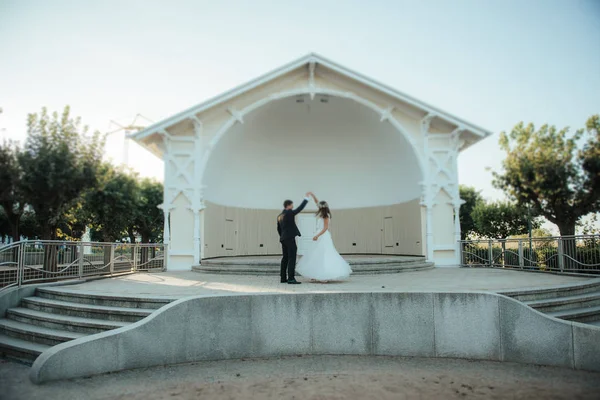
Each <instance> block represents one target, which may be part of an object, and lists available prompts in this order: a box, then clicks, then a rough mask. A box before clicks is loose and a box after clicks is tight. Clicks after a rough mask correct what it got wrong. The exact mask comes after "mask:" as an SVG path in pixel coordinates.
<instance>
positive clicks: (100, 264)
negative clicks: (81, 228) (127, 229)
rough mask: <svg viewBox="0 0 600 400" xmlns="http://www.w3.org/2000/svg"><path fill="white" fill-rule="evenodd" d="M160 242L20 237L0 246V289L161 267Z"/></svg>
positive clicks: (164, 261) (162, 245)
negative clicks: (30, 238)
mask: <svg viewBox="0 0 600 400" xmlns="http://www.w3.org/2000/svg"><path fill="white" fill-rule="evenodd" d="M165 251H166V247H165V245H164V244H162V243H118V242H115V243H106V242H81V241H77V242H75V241H65V240H21V241H18V242H13V243H9V244H7V245H4V246H2V247H0V291H2V290H4V289H7V288H9V287H14V286H21V285H23V284H28V283H33V282H43V281H60V280H65V279H73V278H80V279H81V278H84V277H89V276H102V275H108V276H111V275H114V274H115V273H119V274H121V273H134V272H140V271H145V270H150V269H151V270H156V269H160V270H164V269H166V264H165V263H166V260H165V257H164V254H165Z"/></svg>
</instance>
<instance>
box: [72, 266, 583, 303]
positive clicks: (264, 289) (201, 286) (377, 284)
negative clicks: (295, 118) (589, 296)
mask: <svg viewBox="0 0 600 400" xmlns="http://www.w3.org/2000/svg"><path fill="white" fill-rule="evenodd" d="M298 279H299V280H300V281H302V282H303V284H302V285H287V284H281V283H279V277H278V276H264V275H263V276H239V275H215V274H201V273H197V272H192V271H184V272H162V273H139V274H133V275H126V276H121V277H116V278H112V279H100V280H95V281H91V282H87V283H82V284H77V285H69V286H64V287H63V289H64V290H68V291H77V292H89V293H104V294H115V295H147V296H164V297H174V298H178V297H185V296H193V295H232V294H243V293H306V292H339V291H352V292H389V291H399V292H405V291H452V292H459V291H467V290H474V291H492V292H497V291H502V290H510V289H519V288H533V287H549V286H558V285H566V284H574V283H578V282H584V281H587V280H589V278H581V277H572V276H564V275H552V274H542V273H532V272H521V271H511V270H502V269H484V268H434V269H432V270H428V271H415V272H404V273H399V274H385V275H356V276H350V278H349V279H348V280H347V281H344V282H332V283H327V284H322V283H310V282H307V281H306V280H305V279H304V278H302V277H299V278H298Z"/></svg>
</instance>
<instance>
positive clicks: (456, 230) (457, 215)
mask: <svg viewBox="0 0 600 400" xmlns="http://www.w3.org/2000/svg"><path fill="white" fill-rule="evenodd" d="M454 242H455V244H456V264H457V265H460V262H461V258H462V254H461V251H462V246H461V245H460V204H459V205H454Z"/></svg>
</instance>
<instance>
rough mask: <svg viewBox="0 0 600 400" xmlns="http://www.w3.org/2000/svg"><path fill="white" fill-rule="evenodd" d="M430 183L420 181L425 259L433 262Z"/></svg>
mask: <svg viewBox="0 0 600 400" xmlns="http://www.w3.org/2000/svg"><path fill="white" fill-rule="evenodd" d="M431 193H432V191H431V184H430V182H429V181H428V180H425V181H423V182H421V206H423V207H425V249H426V251H427V253H426V257H427V261H431V262H433V199H432V194H431Z"/></svg>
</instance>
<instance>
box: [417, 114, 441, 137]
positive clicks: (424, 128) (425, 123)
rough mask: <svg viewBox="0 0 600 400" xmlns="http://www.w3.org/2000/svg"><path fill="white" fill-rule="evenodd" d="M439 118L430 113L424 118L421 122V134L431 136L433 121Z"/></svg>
mask: <svg viewBox="0 0 600 400" xmlns="http://www.w3.org/2000/svg"><path fill="white" fill-rule="evenodd" d="M435 117H437V115H435V114H432V113H428V114H427V115H426V116H424V117H423V119H422V120H421V133H422V134H424V135H426V136H427V135H428V134H429V127H430V126H431V121H432V120H433V119H434V118H435Z"/></svg>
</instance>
